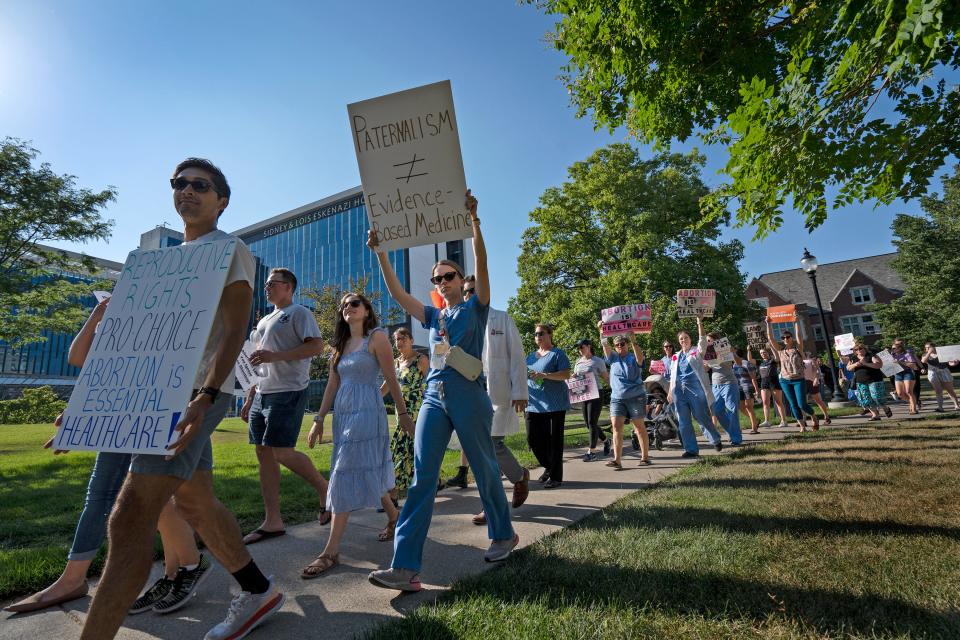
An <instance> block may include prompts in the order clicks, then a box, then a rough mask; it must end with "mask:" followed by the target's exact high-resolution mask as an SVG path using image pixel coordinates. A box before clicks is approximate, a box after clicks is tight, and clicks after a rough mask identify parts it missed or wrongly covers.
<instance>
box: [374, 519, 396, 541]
mask: <svg viewBox="0 0 960 640" xmlns="http://www.w3.org/2000/svg"><path fill="white" fill-rule="evenodd" d="M396 532H397V521H396V520H390V521H389V522H387V526H386V528H385V529H384V530H383V531H381V532H380V533H378V534H377V540H379V541H380V542H390V541H391V540H393V536H394V535H395V534H396Z"/></svg>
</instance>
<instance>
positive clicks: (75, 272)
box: [0, 138, 116, 346]
mask: <svg viewBox="0 0 960 640" xmlns="http://www.w3.org/2000/svg"><path fill="white" fill-rule="evenodd" d="M37 155H38V152H37V151H36V149H33V148H31V147H30V146H29V145H28V144H27V143H26V142H23V141H21V140H17V139H15V138H5V139H4V140H3V142H2V143H0V340H5V341H7V342H9V343H11V344H13V345H15V346H19V345H22V344H25V343H30V342H39V341H42V340H44V339H45V338H44V336H43V335H42V332H43V331H44V330H46V331H48V332H51V333H70V332H73V331H75V330H76V329H77V328H78V327H79V326H80V324H81V323H82V322H83V320H84V319H85V318H86V310H85V309H84V308H83V306H82V305H81V304H80V297H81V296H83V295H89V293H90V291H91V290H92V289H93V288H94V287H93V286H91V283H89V282H86V283H83V282H77V281H76V277H74V276H81V277H92V274H95V273H96V271H97V268H96V266H95V265H94V263H93V260H92V259H90V258H88V257H83V258H80V259H79V260H78V259H76V258H72V257H69V256H68V255H67V254H66V253H64V252H60V251H50V250H48V249H44V248H43V247H42V246H40V244H42V243H45V242H50V241H56V240H67V241H71V242H84V241H87V240H95V239H97V240H102V239H106V238H108V237H110V228H111V227H112V226H113V221H111V220H104V219H103V218H101V216H100V211H101V210H102V209H103V208H104V207H105V206H106V205H107V203H108V202H111V201H113V200H114V199H115V198H116V190H115V189H114V188H113V187H107V188H106V189H104V190H103V191H100V192H93V191H90V190H89V189H83V188H78V187H77V186H76V182H75V181H76V178H75V177H74V176H71V175H57V174H55V173H54V172H53V170H52V169H51V168H50V165H49V164H47V163H43V164H41V165H40V166H39V167H34V166H33V160H34V159H36V157H37ZM96 286H100V287H101V288H102V286H103V285H96Z"/></svg>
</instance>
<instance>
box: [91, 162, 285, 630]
mask: <svg viewBox="0 0 960 640" xmlns="http://www.w3.org/2000/svg"><path fill="white" fill-rule="evenodd" d="M170 186H171V187H172V188H173V204H174V207H175V208H176V210H177V213H179V214H180V217H181V218H182V219H183V234H184V242H185V243H190V242H198V243H199V242H209V241H214V240H223V239H227V238H231V237H233V236H230V235H229V234H227V233H224V232H223V231H220V230H219V229H217V220H218V219H219V217H220V214H222V213H223V210H224V209H226V207H227V204H229V202H230V186H229V185H228V184H227V180H226V178H225V177H224V175H223V173H222V172H221V171H220V169H218V168H217V167H216V166H215V165H214V164H213V163H211V162H210V161H209V160H203V159H200V158H188V159H186V160H184V161H183V162H181V163H180V164H179V165H177V168H176V169H175V170H174V172H173V177H172V178H171V179H170ZM254 277H255V263H254V260H253V256H252V255H251V254H250V250H249V249H247V247H246V245H244V244H243V242H240V241H238V242H237V245H236V249H235V250H234V254H233V259H232V263H231V265H230V270H229V272H228V274H227V279H226V283H225V284H224V288H223V293H222V294H221V296H220V306H219V308H218V309H217V313H216V316H215V317H214V319H213V327H212V329H211V330H210V337H209V338H208V340H207V346H206V349H205V351H204V353H203V357H202V359H201V361H200V367H199V368H198V373H197V377H196V379H195V381H194V383H193V384H194V395H193V399H192V400H191V401H190V403H189V404H188V405H187V407H186V410H185V411H184V412H183V415H182V416H181V419H180V422H179V424H177V426H176V429H177V431H180V432H181V435H180V438H179V440H177V441H176V442H175V443H174V444H172V445H171V446H170V447H168V448H169V449H170V456H169V457H165V456H157V455H134V456H133V459H132V462H131V464H130V473H129V474H128V475H127V479H126V480H125V482H124V484H123V488H122V489H121V490H120V495H119V496H118V497H117V501H116V504H115V506H114V509H113V513H112V514H111V516H110V528H109V535H110V547H109V553H108V554H107V563H106V567H105V568H104V571H103V578H102V579H101V580H100V585H99V587H98V588H97V592H96V595H95V596H94V598H93V603H92V604H91V605H90V611H89V613H88V615H87V619H86V622H85V624H84V625H83V633H82V635H81V638H82V639H83V640H102V639H103V638H113V637H114V636H115V635H116V633H117V630H118V629H119V627H120V625H121V623H122V622H123V619H124V616H126V614H127V611H128V610H129V609H130V605H132V604H133V601H134V599H135V598H136V597H137V593H138V592H139V590H140V588H141V587H142V586H143V584H144V583H145V582H146V580H147V576H148V575H149V574H150V564H151V561H152V560H153V537H154V531H155V530H156V528H157V520H158V519H159V517H160V511H161V510H162V509H163V506H164V505H165V504H166V503H167V501H168V500H169V499H170V497H171V496H174V497H175V498H176V506H177V511H178V512H179V513H180V515H182V516H183V517H184V519H186V520H187V522H189V523H190V525H191V526H192V527H193V529H194V530H195V531H196V532H197V533H199V534H200V537H201V538H203V541H204V542H205V543H206V545H207V548H209V549H210V551H211V552H212V553H213V555H214V556H215V557H216V558H217V560H219V561H220V564H221V565H223V567H224V568H225V569H226V570H227V571H229V572H230V573H231V574H233V577H234V578H235V579H236V580H237V582H238V583H239V584H240V588H241V589H242V591H241V592H240V594H239V595H238V596H236V597H235V598H234V599H233V602H232V603H231V605H230V609H229V612H228V613H227V617H226V619H225V620H224V621H223V622H222V623H220V624H218V625H217V626H215V627H214V628H213V629H211V630H210V631H209V632H207V635H206V636H205V639H206V640H225V639H226V638H231V639H237V640H238V639H239V638H242V637H243V636H245V635H246V634H247V633H248V632H249V631H250V630H251V629H253V627H255V626H257V625H258V624H260V623H262V622H263V621H264V619H265V618H266V617H267V616H269V615H270V614H272V613H274V612H275V611H277V610H278V609H280V607H281V606H282V605H283V602H284V595H283V593H281V592H280V591H278V590H277V588H276V586H275V585H274V582H273V578H272V576H271V577H269V578H268V577H266V576H264V575H263V573H262V572H261V571H260V569H259V568H258V567H257V565H256V563H254V562H253V560H252V559H251V558H250V554H249V553H247V549H246V547H245V546H244V544H243V540H242V536H241V533H240V527H239V526H238V525H237V521H236V519H235V518H234V517H233V514H231V513H230V512H229V511H227V509H226V507H224V506H223V504H221V503H220V501H219V500H217V498H216V497H215V496H214V494H213V475H212V469H213V450H212V448H211V446H210V435H211V434H212V433H213V430H214V429H215V428H216V426H217V425H218V424H219V423H220V421H221V420H222V419H223V416H224V415H225V414H226V411H227V408H228V407H229V406H230V403H231V393H232V391H233V385H234V376H233V368H234V365H235V364H236V361H237V356H238V355H239V353H240V348H241V347H242V345H243V341H244V338H245V334H246V331H247V321H248V319H249V317H250V307H251V304H252V301H253V280H254Z"/></svg>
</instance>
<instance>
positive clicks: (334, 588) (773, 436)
mask: <svg viewBox="0 0 960 640" xmlns="http://www.w3.org/2000/svg"><path fill="white" fill-rule="evenodd" d="M931 404H932V403H931ZM928 406H929V405H928ZM892 409H893V411H894V413H895V416H894V417H895V418H896V419H899V420H906V419H911V418H915V417H926V416H931V415H937V414H932V413H931V412H930V411H929V410H925V411H923V412H922V413H921V414H920V416H909V415H908V414H907V409H906V406H905V405H897V406H894V407H892ZM944 415H945V416H946V415H951V414H944ZM955 415H956V414H952V416H954V417H955ZM861 424H865V421H864V420H863V419H862V418H859V417H853V416H848V417H844V418H835V419H834V420H833V425H832V426H833V428H838V427H849V426H854V425H861ZM877 424H880V423H877ZM796 432H797V429H796V428H793V427H790V428H787V429H779V428H770V429H762V430H761V433H760V434H759V435H752V434H749V433H747V434H745V437H744V444H745V445H749V444H751V443H759V442H767V441H772V440H779V439H782V438H784V437H785V436H787V435H789V434H793V433H796ZM627 442H628V443H629V439H627ZM735 450H736V449H735V448H732V447H728V448H725V449H724V452H723V453H721V454H717V453H716V452H714V450H713V448H712V447H710V446H709V445H706V444H705V443H704V442H703V440H702V439H701V453H702V454H703V455H704V456H710V455H724V454H726V453H728V452H730V451H735ZM584 452H585V450H584V449H569V450H567V453H566V462H565V467H564V482H563V486H562V487H561V488H559V489H552V490H544V489H543V488H542V485H541V484H540V483H538V482H536V481H535V480H532V481H531V483H530V489H531V490H530V498H529V499H528V501H527V503H526V504H525V505H523V506H522V507H521V508H519V509H517V510H515V511H514V514H513V520H514V527H515V528H516V530H517V532H518V533H519V534H520V546H521V547H524V546H527V545H529V544H532V543H533V542H535V541H537V540H538V539H540V538H541V537H543V536H546V535H548V534H550V533H552V532H554V531H557V530H558V529H561V528H563V527H565V526H567V525H569V524H572V523H573V522H576V521H577V520H579V519H581V518H583V517H585V516H587V515H590V514H592V513H595V512H597V511H599V510H600V509H602V508H603V507H605V506H607V505H609V504H610V503H612V502H614V501H615V500H617V499H619V498H621V497H623V496H624V495H626V494H629V493H631V492H633V491H636V490H638V489H642V488H644V487H648V486H650V485H651V484H654V483H656V482H658V481H659V480H661V479H662V478H664V477H665V476H668V475H670V474H671V473H673V472H674V471H676V470H677V469H679V468H681V467H683V466H685V465H688V464H691V463H692V462H693V461H691V460H687V459H682V458H681V457H680V454H681V450H680V449H679V448H678V447H677V446H675V445H674V446H667V447H665V449H664V450H663V451H655V450H654V451H653V452H652V454H651V459H652V460H653V461H654V464H653V466H644V467H642V468H641V467H640V466H639V465H638V462H637V461H638V459H639V455H638V454H635V453H633V452H632V451H630V449H629V444H628V447H627V452H625V454H624V456H623V459H624V470H623V471H615V470H614V469H612V468H609V467H606V466H604V464H603V461H597V462H589V463H588V462H583V461H582V456H583V454H584ZM532 473H533V476H534V477H536V476H537V475H539V470H535V471H534V472H532ZM504 486H505V488H506V489H507V496H508V498H509V496H510V491H511V487H510V485H509V484H508V483H507V484H505V485H504ZM480 509H481V505H480V499H479V496H478V494H477V491H476V488H475V487H474V486H472V485H471V487H469V488H468V489H465V490H451V489H447V490H444V491H442V492H440V494H439V496H438V498H437V502H436V509H435V511H434V517H433V524H432V525H431V527H430V533H429V536H428V539H427V544H426V547H425V548H424V554H423V557H424V566H423V572H422V574H421V579H422V581H423V587H424V588H423V591H421V592H420V593H418V594H408V595H397V593H396V592H392V591H386V590H382V589H378V588H375V587H373V586H371V585H370V584H369V583H368V582H367V579H366V575H367V573H368V572H369V571H371V570H373V569H377V568H381V567H387V566H388V565H389V563H390V559H391V557H392V553H393V543H392V542H391V543H383V542H379V541H377V533H378V532H379V531H380V530H381V529H382V528H383V527H384V525H385V524H386V518H385V516H384V515H383V514H378V513H376V512H374V511H373V510H372V509H371V510H367V511H362V512H359V513H357V514H354V515H353V516H352V517H351V519H350V525H349V528H348V530H347V534H346V535H345V539H344V543H343V545H342V548H341V553H340V562H341V564H340V566H339V567H336V568H334V569H333V570H332V571H331V572H330V573H328V574H326V575H323V576H321V577H319V578H317V579H315V580H302V579H301V578H300V571H301V569H302V568H303V567H304V566H305V565H306V564H307V563H308V562H310V560H311V559H312V558H313V557H314V556H315V555H317V554H318V553H320V551H321V550H322V548H323V545H324V543H325V542H326V538H327V531H328V527H321V526H320V525H319V524H317V523H309V524H303V525H298V526H293V527H289V528H288V529H287V535H285V536H283V537H281V538H277V539H275V540H269V541H266V542H263V543H260V544H256V545H252V546H251V547H250V552H251V553H252V554H253V557H254V559H255V560H256V561H257V564H258V565H259V566H260V567H261V568H262V569H263V570H264V572H266V573H271V574H273V575H275V576H276V580H277V584H278V585H279V586H280V588H281V589H282V590H283V591H284V592H285V593H286V596H287V600H286V603H285V604H284V606H283V608H282V609H281V611H279V612H278V613H277V614H276V615H274V616H273V617H272V618H271V619H270V620H269V621H267V622H265V623H264V625H263V627H262V628H259V629H258V630H256V631H254V632H253V633H252V634H251V636H250V637H253V638H281V637H282V638H309V637H315V636H317V635H318V632H319V633H320V634H321V635H323V636H324V637H335V638H348V637H353V636H354V635H355V634H357V633H359V632H362V631H363V630H365V629H369V628H371V627H373V626H375V625H377V624H379V623H381V622H384V621H387V620H390V619H391V618H395V617H397V616H402V615H404V614H405V613H406V612H407V611H410V610H411V609H413V608H415V607H417V606H419V605H421V604H423V603H425V602H432V601H433V600H435V599H436V598H437V596H438V595H440V594H442V593H443V592H444V591H445V590H446V589H448V588H449V587H450V585H451V583H452V582H453V581H454V580H457V579H458V578H462V577H465V576H469V575H473V574H477V573H480V572H481V571H485V570H488V569H490V568H491V567H492V566H495V565H489V564H486V563H485V562H484V561H483V551H484V550H486V548H487V545H488V544H489V540H488V539H487V528H486V527H478V526H475V525H473V524H472V523H471V522H470V518H471V516H472V515H473V514H475V513H477V512H478V511H480ZM160 571H161V565H160V563H157V564H156V565H155V567H154V570H153V576H152V578H151V582H152V580H153V579H155V578H156V577H158V576H159V574H160ZM211 574H212V575H211V576H210V577H209V579H208V580H207V581H206V582H205V583H204V585H203V587H202V588H201V593H200V595H199V596H198V597H197V598H195V599H194V600H193V602H191V603H190V604H189V605H187V606H185V607H184V608H182V609H181V610H180V611H177V612H175V613H173V614H170V615H167V616H159V615H156V614H154V613H152V612H150V613H144V614H140V615H137V616H129V617H127V619H126V621H125V622H124V626H123V627H122V628H121V630H120V633H119V634H118V635H117V637H118V638H124V639H145V638H178V639H183V640H189V639H193V638H202V637H203V636H204V634H205V633H206V632H207V630H208V629H210V628H211V627H213V626H214V625H216V624H217V623H219V622H220V621H221V620H222V619H223V618H224V616H225V614H226V611H227V608H228V606H229V603H230V599H231V593H236V591H237V586H236V584H235V583H234V581H233V580H232V579H231V577H230V575H229V574H227V573H226V571H224V570H223V569H222V568H221V567H219V566H218V565H216V563H215V564H214V567H213V568H212V569H211ZM91 587H93V589H95V588H96V583H95V581H94V580H91ZM93 589H91V596H92V593H93ZM6 604H8V603H6V602H5V603H3V605H4V606H5V605H6ZM89 605H90V598H89V597H86V598H82V599H80V600H76V601H74V602H70V603H68V604H66V605H63V606H61V607H54V608H51V609H47V610H44V611H39V612H35V613H30V614H22V615H13V614H4V618H2V619H0V639H4V640H6V639H14V638H16V639H21V638H22V639H24V640H36V639H37V638H62V639H69V638H78V637H79V636H80V630H81V627H82V625H83V621H84V618H85V616H86V611H87V608H88V607H89Z"/></svg>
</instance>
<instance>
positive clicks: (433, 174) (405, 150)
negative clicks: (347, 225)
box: [347, 80, 473, 251]
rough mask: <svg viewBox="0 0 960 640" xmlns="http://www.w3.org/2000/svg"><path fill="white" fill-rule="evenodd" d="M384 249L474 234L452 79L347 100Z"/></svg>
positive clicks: (372, 215) (371, 218)
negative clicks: (467, 207) (467, 201)
mask: <svg viewBox="0 0 960 640" xmlns="http://www.w3.org/2000/svg"><path fill="white" fill-rule="evenodd" d="M347 114H348V115H349V117H350V131H351V134H352V137H353V148H354V151H355V152H356V154H357V164H358V165H359V167H360V181H361V182H362V183H363V195H364V199H365V201H366V205H367V207H366V208H367V219H368V220H369V222H370V228H371V229H372V230H373V231H374V233H375V234H376V236H377V240H378V241H379V243H380V244H379V246H378V247H377V251H392V250H393V249H402V248H405V247H415V246H419V245H425V244H435V243H438V242H446V241H448V240H460V239H462V238H469V237H471V236H472V235H473V225H472V223H471V220H470V214H469V212H467V210H466V208H465V206H464V200H465V198H466V196H465V194H466V191H467V183H466V179H465V178H464V175H463V158H462V157H461V155H460V134H459V132H458V131H457V118H456V114H455V113H454V109H453V93H452V91H451V89H450V81H449V80H445V81H443V82H437V83H435V84H429V85H426V86H423V87H418V88H416V89H408V90H407V91H401V92H399V93H391V94H390V95H386V96H381V97H379V98H372V99H370V100H364V101H362V102H355V103H353V104H350V105H347Z"/></svg>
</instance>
